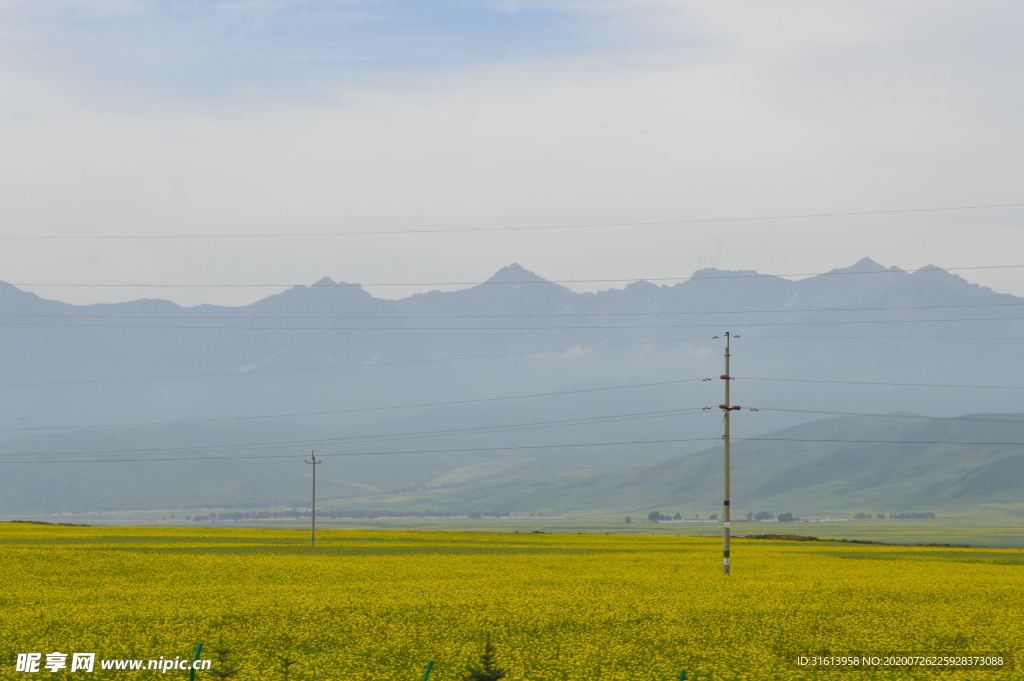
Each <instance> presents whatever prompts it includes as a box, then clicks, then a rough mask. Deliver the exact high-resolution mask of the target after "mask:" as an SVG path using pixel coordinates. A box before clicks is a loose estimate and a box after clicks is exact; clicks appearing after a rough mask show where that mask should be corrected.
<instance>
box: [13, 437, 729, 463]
mask: <svg viewBox="0 0 1024 681" xmlns="http://www.w3.org/2000/svg"><path fill="white" fill-rule="evenodd" d="M711 439H712V438H708V437H696V438H682V439H671V440H634V441H630V442H578V443H571V444H557V445H521V446H516V447H483V448H481V447H472V448H468V449H418V450H407V451H393V452H355V453H350V452H346V453H337V454H323V455H321V456H323V457H324V458H327V457H337V456H344V457H352V456H383V455H388V456H392V455H402V454H449V453H459V452H506V451H524V450H537V449H569V448H579V447H620V446H627V445H630V446H632V445H655V444H674V443H678V442H707V441H709V440H711ZM294 458H295V455H294V454H265V455H259V456H200V457H188V458H177V457H174V458H145V459H120V458H119V459H92V460H85V459H72V460H60V461H55V460H53V459H50V460H46V461H34V460H33V461H0V464H22V463H38V464H53V463H118V462H146V461H220V460H238V459H294ZM445 467H446V468H450V466H445Z"/></svg>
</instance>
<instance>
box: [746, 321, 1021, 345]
mask: <svg viewBox="0 0 1024 681" xmlns="http://www.w3.org/2000/svg"><path fill="white" fill-rule="evenodd" d="M955 321H962V320H955ZM743 336H744V338H766V339H786V338H801V339H809V340H969V341H978V340H1012V341H1020V340H1024V336H793V335H784V334H771V335H770V336H759V335H757V334H753V333H745V334H743Z"/></svg>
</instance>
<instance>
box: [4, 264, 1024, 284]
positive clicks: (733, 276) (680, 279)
mask: <svg viewBox="0 0 1024 681" xmlns="http://www.w3.org/2000/svg"><path fill="white" fill-rule="evenodd" d="M1022 267H1024V265H978V266H972V267H945V268H939V267H933V266H930V265H929V266H926V267H921V268H918V269H916V270H901V269H898V268H897V269H888V270H858V271H852V272H851V271H845V272H840V271H836V270H832V271H830V272H790V273H788V274H760V273H754V274H721V275H719V274H714V275H711V276H703V277H697V276H689V277H632V278H628V279H543V278H539V277H538V278H537V279H530V280H523V281H493V280H488V281H441V282H437V281H434V282H375V283H369V284H360V283H348V282H338V283H334V282H331V283H330V284H310V285H306V284H138V283H136V284H41V283H13V282H4V283H7V284H8V285H9V286H46V287H52V288H319V287H356V288H363V287H364V286H374V287H377V286H381V287H383V286H416V287H422V286H512V285H516V286H518V285H522V284H531V285H533V284H601V283H612V284H621V283H632V282H652V281H675V282H685V281H714V280H719V279H780V278H785V277H835V276H852V275H863V274H917V273H919V272H953V271H966V270H1004V269H1019V268H1022Z"/></svg>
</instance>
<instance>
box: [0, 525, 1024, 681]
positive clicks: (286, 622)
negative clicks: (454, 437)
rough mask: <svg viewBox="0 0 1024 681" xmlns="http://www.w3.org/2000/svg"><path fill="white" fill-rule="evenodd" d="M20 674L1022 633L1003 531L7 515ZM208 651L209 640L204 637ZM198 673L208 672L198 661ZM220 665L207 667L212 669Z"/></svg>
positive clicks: (504, 659) (379, 666)
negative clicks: (686, 532)
mask: <svg viewBox="0 0 1024 681" xmlns="http://www.w3.org/2000/svg"><path fill="white" fill-rule="evenodd" d="M0 552H2V553H0V585H2V586H0V651H2V655H3V673H2V676H3V678H5V679H6V678H23V679H28V678H35V677H46V678H57V677H60V678H69V677H74V678H82V679H133V678H135V679H143V678H155V677H158V676H160V677H164V678H187V674H188V672H185V671H177V670H176V671H171V672H168V673H167V674H161V673H159V672H155V671H128V670H123V671H117V670H102V669H99V665H98V664H97V669H96V670H95V671H94V672H93V673H92V674H88V673H83V672H75V673H74V674H72V673H70V672H69V671H68V670H61V671H59V672H57V673H51V672H49V671H47V670H45V669H44V670H41V671H40V672H38V673H35V674H30V673H24V672H16V671H15V659H16V656H17V654H18V653H26V652H38V653H43V654H44V655H45V653H50V652H53V651H60V652H64V653H72V652H95V653H96V654H97V659H114V658H141V659H152V658H158V657H159V656H165V657H170V658H173V657H175V656H182V657H187V656H189V655H190V654H191V651H192V649H193V646H194V645H195V644H196V643H199V642H202V643H203V644H204V646H205V649H206V650H207V651H209V650H211V649H213V648H217V647H223V648H227V649H229V650H230V651H231V653H230V659H231V662H232V663H233V664H235V665H236V666H239V667H241V669H242V670H241V671H240V672H239V673H238V675H237V676H235V677H234V678H235V679H237V680H238V681H248V680H256V679H259V680H270V679H276V678H281V676H280V675H279V674H278V673H277V672H276V671H275V669H277V668H278V667H279V666H280V663H279V661H278V659H277V657H278V656H284V657H286V658H289V659H294V660H297V663H296V664H295V665H294V666H293V667H292V674H291V676H290V679H291V681H306V680H312V679H317V680H325V681H326V680H333V679H339V680H340V679H347V680H352V681H371V680H373V681H377V680H384V679H388V680H398V679H408V680H409V681H418V680H419V679H420V678H421V677H422V675H423V669H424V664H425V663H426V662H427V661H434V662H435V667H434V670H433V672H432V674H431V677H430V679H431V681H453V680H454V679H457V678H460V676H462V675H464V674H465V667H466V665H467V664H471V663H473V662H475V661H476V660H477V659H478V656H479V654H480V653H481V652H482V649H483V646H484V643H485V642H486V640H487V638H488V637H490V640H491V641H492V642H493V644H494V646H495V648H496V651H497V660H498V664H499V666H501V667H503V668H505V669H506V671H507V673H508V677H507V678H508V679H510V680H518V679H530V680H532V681H561V680H563V679H564V680H569V679H572V680H579V681H582V680H583V679H607V680H609V681H611V680H616V681H617V680H620V679H621V680H623V681H625V680H632V679H636V680H640V679H644V680H645V681H648V680H652V679H664V680H665V681H673V680H674V679H677V678H678V675H679V672H680V671H681V670H686V671H687V674H688V678H689V679H723V680H724V679H832V678H849V679H859V680H862V681H867V679H931V678H936V679H938V678H941V679H947V680H950V681H952V680H953V679H956V680H957V681H959V680H961V679H992V680H995V679H1024V671H1022V663H1024V659H1020V660H1017V662H1016V669H1013V670H1011V669H1003V670H1001V671H981V670H972V671H962V670H961V671H956V672H948V671H937V670H932V671H928V670H917V671H910V670H907V669H897V670H889V671H863V670H855V671H853V670H851V671H845V672H837V671H827V672H813V671H807V670H801V669H797V668H795V667H794V665H793V664H792V660H793V658H794V656H796V655H797V654H799V653H813V652H816V651H817V652H824V651H829V652H830V653H832V654H839V653H845V652H858V653H863V654H875V655H880V656H881V655H890V654H895V653H919V654H929V655H968V654H971V655H975V654H980V653H999V654H1004V655H1005V654H1012V653H1016V654H1017V656H1018V657H1021V653H1022V649H1024V562H1022V552H1021V551H1019V550H1016V551H1015V550H1007V549H950V548H924V547H893V546H865V545H850V544H838V543H819V542H782V541H764V540H742V539H740V540H737V541H735V542H734V545H733V563H734V565H733V574H732V575H731V576H729V577H724V576H723V575H722V574H721V571H720V544H719V543H718V542H717V541H716V540H714V539H708V538H692V537H665V536H659V537H654V536H605V535H582V534H581V535H576V534H512V533H508V532H505V533H461V532H402V531H347V530H331V531H324V532H322V533H321V534H320V535H319V536H318V546H317V547H316V548H315V549H311V548H310V547H309V546H308V539H307V535H306V534H305V533H303V532H299V531H291V530H250V529H151V528H134V529H122V528H86V527H48V526H39V525H24V524H9V523H0ZM204 656H207V655H205V654H204ZM204 676H205V675H204V674H203V673H202V672H199V673H198V676H197V678H203V677H204ZM205 678H209V677H208V676H205Z"/></svg>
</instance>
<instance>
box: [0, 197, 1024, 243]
mask: <svg viewBox="0 0 1024 681" xmlns="http://www.w3.org/2000/svg"><path fill="white" fill-rule="evenodd" d="M1021 206H1024V203H993V204H979V205H972V206H943V207H938V208H900V209H893V210H867V211H845V212H835V213H798V214H784V215H762V216H756V217H750V216H748V217H731V218H703V219H696V220H693V219H691V220H686V219H684V220H659V221H653V222H604V223H580V224H564V225H535V226H521V227H470V228H463V229H458V228H454V227H449V228H440V229H392V230H363V231H345V232H298V233H286V232H278V233H270V234H268V233H262V234H261V233H250V234H148V235H139V234H136V235H71V234H69V235H54V236H45V235H29V236H2V237H0V239H3V240H7V241H30V240H31V241H56V240H114V239H131V240H154V239H260V238H293V237H326V236H377V235H394V234H451V233H454V234H460V233H472V232H521V231H534V230H554V229H591V228H602V227H656V226H667V225H699V224H710V223H716V222H757V221H763V220H804V219H809V218H834V217H854V216H864V215H899V214H905V213H937V212H950V211H962V210H981V209H989V208H1018V207H1021Z"/></svg>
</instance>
